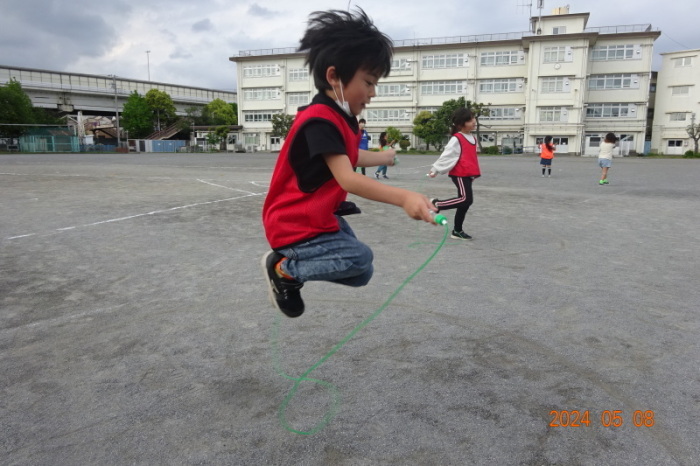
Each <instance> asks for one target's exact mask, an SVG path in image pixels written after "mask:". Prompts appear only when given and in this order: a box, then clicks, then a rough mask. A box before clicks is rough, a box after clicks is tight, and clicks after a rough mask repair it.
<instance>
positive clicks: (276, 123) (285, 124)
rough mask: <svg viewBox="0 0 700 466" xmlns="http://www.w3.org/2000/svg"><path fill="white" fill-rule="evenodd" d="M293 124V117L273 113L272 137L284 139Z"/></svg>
mask: <svg viewBox="0 0 700 466" xmlns="http://www.w3.org/2000/svg"><path fill="white" fill-rule="evenodd" d="M292 123H294V117H293V116H292V115H287V114H286V113H275V114H274V115H272V135H273V136H276V137H280V138H286V137H287V135H288V134H289V130H290V129H291V128H292Z"/></svg>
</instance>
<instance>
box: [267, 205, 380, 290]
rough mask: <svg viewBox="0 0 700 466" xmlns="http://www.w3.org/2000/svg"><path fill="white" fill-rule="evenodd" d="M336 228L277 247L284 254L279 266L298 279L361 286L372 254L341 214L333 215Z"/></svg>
mask: <svg viewBox="0 0 700 466" xmlns="http://www.w3.org/2000/svg"><path fill="white" fill-rule="evenodd" d="M336 218H337V219H338V223H339V224H340V231H337V232H335V233H325V234H322V235H320V236H317V237H316V238H313V239H311V240H309V241H306V242H304V243H300V244H297V245H295V246H292V247H290V248H284V249H277V252H279V253H280V254H282V255H284V256H285V257H287V259H288V260H286V261H284V262H283V263H282V269H283V270H284V272H286V273H288V274H289V275H291V276H292V277H294V279H295V280H297V281H298V282H302V283H303V282H307V281H317V280H320V281H329V282H333V283H339V284H341V285H348V286H365V285H366V284H367V283H369V280H370V278H372V274H373V273H374V267H373V266H372V260H373V259H374V254H373V253H372V250H371V249H370V248H369V246H367V245H366V244H364V243H362V242H360V241H359V240H358V239H357V237H355V233H354V232H353V231H352V228H350V225H348V222H346V221H345V219H343V218H342V217H338V216H336Z"/></svg>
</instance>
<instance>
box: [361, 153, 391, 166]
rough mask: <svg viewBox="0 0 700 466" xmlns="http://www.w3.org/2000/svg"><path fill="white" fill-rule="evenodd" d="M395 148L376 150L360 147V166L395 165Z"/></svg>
mask: <svg viewBox="0 0 700 466" xmlns="http://www.w3.org/2000/svg"><path fill="white" fill-rule="evenodd" d="M395 155H396V151H395V150H394V149H390V150H384V151H380V152H374V151H371V150H365V149H360V156H359V157H358V159H357V166H358V167H376V166H378V165H394V162H393V160H394V156H395Z"/></svg>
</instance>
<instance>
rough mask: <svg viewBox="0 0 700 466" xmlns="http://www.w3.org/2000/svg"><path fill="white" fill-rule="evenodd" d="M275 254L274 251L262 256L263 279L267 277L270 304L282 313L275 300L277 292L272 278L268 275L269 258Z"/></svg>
mask: <svg viewBox="0 0 700 466" xmlns="http://www.w3.org/2000/svg"><path fill="white" fill-rule="evenodd" d="M274 253H275V252H274V251H269V252H268V253H267V254H265V255H263V256H262V259H260V268H261V269H262V273H263V277H265V283H266V284H267V297H268V299H269V300H270V304H272V305H273V306H274V307H275V309H277V310H278V311H280V312H282V309H280V307H279V305H278V304H277V300H276V299H275V292H274V291H273V290H272V282H271V280H270V276H269V275H268V274H267V258H268V257H270V256H271V255H272V254H274Z"/></svg>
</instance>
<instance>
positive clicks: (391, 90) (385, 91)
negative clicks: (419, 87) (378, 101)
mask: <svg viewBox="0 0 700 466" xmlns="http://www.w3.org/2000/svg"><path fill="white" fill-rule="evenodd" d="M410 95H411V89H410V88H409V87H408V86H407V85H406V84H401V83H391V84H378V85H377V97H402V96H404V97H405V96H410Z"/></svg>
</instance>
